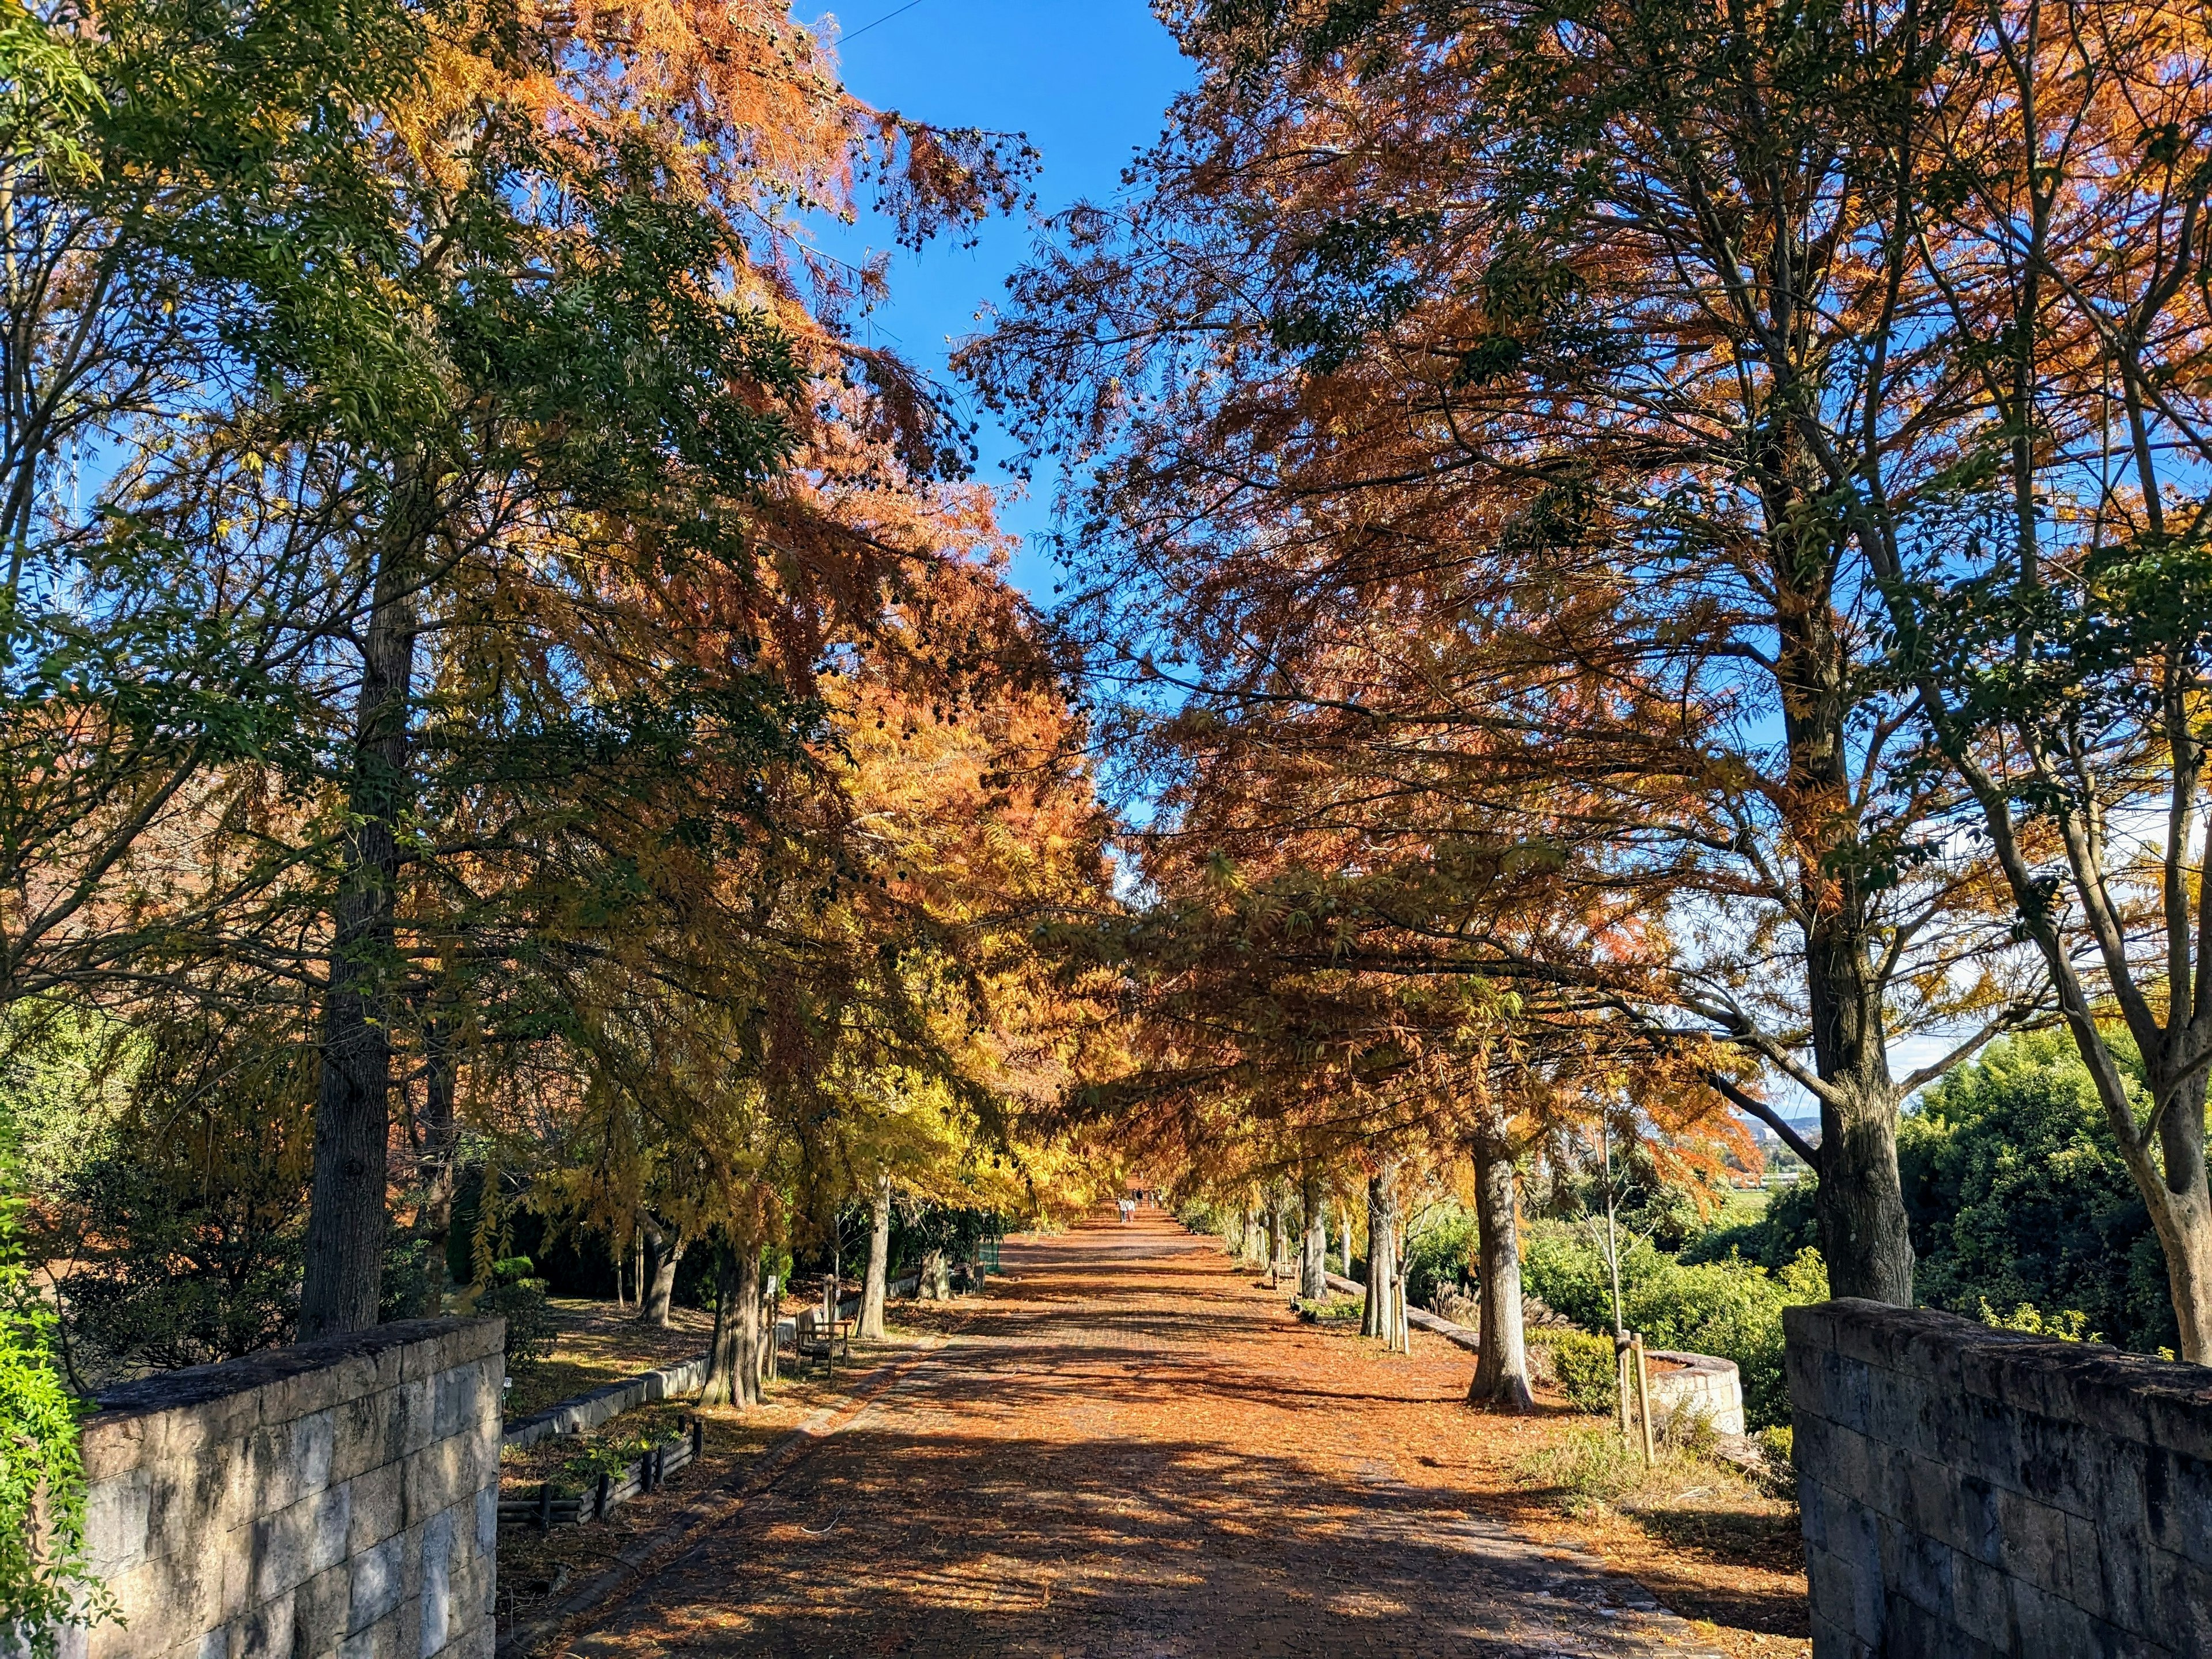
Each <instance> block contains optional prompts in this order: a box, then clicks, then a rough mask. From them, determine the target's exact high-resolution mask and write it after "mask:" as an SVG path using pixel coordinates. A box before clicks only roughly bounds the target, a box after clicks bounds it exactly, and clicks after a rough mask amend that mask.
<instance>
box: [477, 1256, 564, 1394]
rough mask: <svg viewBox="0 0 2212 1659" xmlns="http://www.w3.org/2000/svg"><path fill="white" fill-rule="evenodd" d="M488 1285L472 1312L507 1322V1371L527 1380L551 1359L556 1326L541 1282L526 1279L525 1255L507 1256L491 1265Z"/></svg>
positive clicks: (527, 1263) (528, 1268)
mask: <svg viewBox="0 0 2212 1659" xmlns="http://www.w3.org/2000/svg"><path fill="white" fill-rule="evenodd" d="M491 1271H492V1283H491V1284H490V1285H489V1286H488V1287H487V1288H486V1289H485V1290H484V1291H483V1292H482V1293H481V1294H480V1295H478V1296H477V1305H476V1310H477V1312H478V1313H480V1314H496V1315H498V1316H500V1317H501V1318H502V1319H504V1320H506V1321H507V1375H508V1376H514V1377H521V1376H527V1375H528V1374H529V1372H530V1371H531V1370H532V1369H533V1368H535V1367H537V1366H538V1365H542V1364H544V1363H545V1362H546V1361H547V1360H548V1359H550V1358H552V1356H553V1345H554V1343H555V1342H556V1341H557V1340H559V1339H560V1334H561V1328H560V1326H559V1325H558V1324H557V1323H556V1322H555V1321H554V1318H553V1304H552V1303H551V1302H550V1300H549V1299H548V1298H547V1297H546V1294H545V1281H544V1279H533V1278H532V1277H531V1276H530V1272H531V1261H530V1258H529V1257H528V1256H526V1255H517V1256H508V1257H507V1258H506V1259H505V1260H503V1261H497V1262H495V1263H493V1264H492V1270H491Z"/></svg>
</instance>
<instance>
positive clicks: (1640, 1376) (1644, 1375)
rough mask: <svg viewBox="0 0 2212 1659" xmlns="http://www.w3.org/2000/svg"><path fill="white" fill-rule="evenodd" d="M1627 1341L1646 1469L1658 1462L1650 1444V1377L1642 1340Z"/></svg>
mask: <svg viewBox="0 0 2212 1659" xmlns="http://www.w3.org/2000/svg"><path fill="white" fill-rule="evenodd" d="M1629 1350H1630V1352H1631V1354H1632V1356H1633V1358H1634V1359H1635V1362H1636V1414H1637V1416H1638V1417H1639V1418H1640V1419H1643V1423H1644V1463H1645V1465H1646V1466H1647V1467H1648V1466H1649V1465H1650V1464H1652V1463H1655V1462H1657V1461H1658V1458H1657V1455H1656V1450H1655V1449H1654V1448H1653V1446H1652V1443H1651V1375H1650V1370H1649V1369H1648V1368H1647V1367H1646V1366H1645V1364H1644V1339H1643V1338H1642V1337H1640V1336H1632V1337H1631V1338H1629Z"/></svg>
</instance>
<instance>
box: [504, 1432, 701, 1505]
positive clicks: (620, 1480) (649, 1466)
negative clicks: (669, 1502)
mask: <svg viewBox="0 0 2212 1659" xmlns="http://www.w3.org/2000/svg"><path fill="white" fill-rule="evenodd" d="M705 1440H706V1425H705V1423H704V1422H703V1421H702V1419H699V1418H696V1417H695V1418H693V1419H691V1423H690V1427H689V1428H688V1429H686V1430H684V1431H682V1432H679V1433H678V1435H677V1436H676V1437H675V1438H674V1439H672V1440H664V1441H662V1442H661V1443H659V1445H657V1446H652V1447H648V1448H647V1450H646V1452H645V1453H644V1455H642V1456H641V1457H639V1458H637V1459H636V1460H635V1461H634V1462H630V1463H628V1464H625V1465H624V1466H623V1468H622V1470H621V1472H620V1473H618V1474H615V1473H609V1472H608V1471H605V1470H602V1471H600V1474H599V1480H598V1481H597V1482H596V1483H595V1484H593V1485H592V1486H586V1488H585V1489H584V1490H583V1491H581V1492H573V1493H567V1492H560V1491H558V1490H557V1489H556V1487H555V1486H554V1485H553V1483H552V1482H551V1481H550V1480H548V1481H545V1482H544V1483H542V1484H541V1485H540V1486H538V1489H537V1490H536V1491H535V1492H526V1493H524V1494H523V1495H521V1496H520V1497H508V1496H507V1495H506V1494H504V1493H502V1494H501V1497H500V1500H499V1524H500V1525H501V1526H502V1527H507V1526H531V1527H536V1528H538V1530H539V1531H540V1532H550V1531H551V1530H552V1529H553V1528H555V1527H576V1526H581V1525H583V1524H584V1522H587V1521H604V1520H605V1519H606V1518H607V1513H608V1511H609V1510H612V1509H614V1508H616V1507H617V1505H619V1504H626V1503H628V1502H629V1500H630V1499H631V1498H636V1497H639V1496H641V1495H642V1494H643V1493H646V1492H655V1491H658V1490H659V1486H660V1484H661V1482H662V1481H664V1480H667V1479H668V1477H669V1476H670V1475H671V1474H675V1473H676V1472H677V1471H678V1470H679V1469H681V1468H685V1467H686V1466H687V1465H689V1464H690V1463H691V1462H694V1461H695V1460H696V1459H697V1458H698V1456H699V1455H700V1454H701V1452H702V1450H703V1449H705Z"/></svg>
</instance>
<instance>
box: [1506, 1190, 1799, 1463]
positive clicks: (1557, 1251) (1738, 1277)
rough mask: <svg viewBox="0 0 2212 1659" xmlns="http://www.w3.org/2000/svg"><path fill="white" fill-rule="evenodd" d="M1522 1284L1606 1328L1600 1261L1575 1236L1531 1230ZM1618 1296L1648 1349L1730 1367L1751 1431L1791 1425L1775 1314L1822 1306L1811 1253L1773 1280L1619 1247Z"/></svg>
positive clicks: (1733, 1263)
mask: <svg viewBox="0 0 2212 1659" xmlns="http://www.w3.org/2000/svg"><path fill="white" fill-rule="evenodd" d="M1523 1276H1524V1279H1525V1282H1526V1283H1527V1285H1528V1288H1529V1289H1530V1290H1531V1291H1534V1293H1535V1294H1536V1295H1537V1296H1540V1297H1542V1298H1543V1299H1544V1300H1545V1302H1547V1304H1550V1305H1551V1306H1552V1307H1553V1309H1555V1310H1558V1311H1559V1312H1560V1313H1562V1314H1564V1315H1565V1316H1567V1317H1568V1318H1569V1319H1571V1320H1573V1321H1574V1322H1575V1323H1577V1325H1580V1326H1582V1327H1583V1328H1584V1329H1585V1330H1593V1331H1595V1330H1610V1329H1611V1328H1612V1326H1613V1302H1612V1292H1611V1288H1610V1282H1609V1279H1608V1276H1607V1272H1606V1266H1605V1257H1604V1255H1603V1253H1602V1252H1601V1251H1600V1250H1599V1249H1597V1247H1596V1246H1595V1244H1594V1243H1591V1242H1589V1240H1588V1239H1587V1238H1584V1237H1581V1236H1579V1235H1578V1234H1577V1232H1576V1231H1574V1230H1571V1229H1570V1228H1568V1227H1566V1226H1564V1225H1560V1224H1557V1223H1551V1224H1544V1225H1539V1226H1536V1227H1534V1228H1531V1229H1530V1230H1529V1237H1528V1244H1527V1249H1526V1250H1525V1252H1524V1257H1523ZM1620 1291H1621V1304H1622V1317H1623V1318H1624V1319H1625V1320H1626V1323H1627V1325H1628V1328H1630V1329H1631V1330H1632V1331H1637V1332H1639V1333H1641V1334H1642V1335H1643V1337H1644V1340H1645V1342H1647V1343H1648V1344H1649V1345H1650V1346H1652V1347H1655V1348H1673V1349H1677V1350H1681V1351H1686V1352H1692V1353H1709V1354H1716V1355H1718V1356H1719V1357H1720V1358H1723V1359H1732V1360H1734V1361H1735V1364H1736V1368H1737V1370H1739V1371H1740V1372H1741V1375H1742V1378H1743V1403H1744V1414H1745V1417H1746V1419H1747V1423H1748V1425H1749V1426H1751V1427H1753V1428H1763V1427H1765V1425H1768V1424H1771V1423H1785V1422H1787V1421H1789V1419H1790V1401H1789V1393H1788V1385H1787V1383H1786V1382H1785V1380H1784V1374H1783V1351H1782V1310H1783V1309H1784V1308H1786V1307H1794V1306H1796V1305H1798V1304H1803V1303H1808V1302H1822V1301H1826V1299H1827V1295H1828V1284H1827V1271H1826V1268H1825V1267H1823V1266H1822V1265H1821V1262H1820V1257H1819V1255H1817V1254H1816V1253H1814V1252H1813V1251H1810V1250H1808V1251H1804V1252H1802V1253H1801V1254H1800V1255H1798V1257H1797V1259H1796V1261H1792V1262H1790V1263H1789V1264H1788V1265H1787V1266H1785V1267H1784V1268H1783V1269H1782V1270H1781V1271H1780V1272H1779V1273H1768V1272H1767V1271H1766V1270H1765V1269H1764V1268H1762V1267H1758V1266H1756V1265H1755V1264H1753V1263H1752V1262H1748V1261H1741V1260H1739V1259H1735V1258H1731V1259H1729V1260H1728V1261H1711V1262H1700V1263H1696V1264H1691V1265H1685V1264H1684V1263H1682V1262H1680V1261H1676V1260H1675V1259H1674V1257H1673V1256H1670V1255H1666V1254H1665V1253H1664V1252H1662V1251H1661V1250H1658V1249H1655V1248H1654V1247H1653V1246H1652V1245H1651V1243H1650V1241H1648V1240H1645V1239H1641V1238H1637V1239H1632V1240H1626V1241H1624V1243H1623V1247H1622V1249H1621V1253H1620ZM1608 1363H1610V1362H1609V1361H1608Z"/></svg>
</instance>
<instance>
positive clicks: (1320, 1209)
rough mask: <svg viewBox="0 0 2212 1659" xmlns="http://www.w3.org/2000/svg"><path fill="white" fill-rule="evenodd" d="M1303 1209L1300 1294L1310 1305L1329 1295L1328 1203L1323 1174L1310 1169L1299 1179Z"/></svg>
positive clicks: (1299, 1267) (1299, 1262) (1299, 1252)
mask: <svg viewBox="0 0 2212 1659" xmlns="http://www.w3.org/2000/svg"><path fill="white" fill-rule="evenodd" d="M1298 1187H1299V1192H1298V1199H1299V1205H1300V1207H1301V1208H1302V1209H1303V1210H1304V1212H1305V1216H1304V1220H1305V1237H1304V1242H1303V1244H1302V1247H1301V1248H1300V1249H1299V1251H1298V1294H1299V1295H1300V1296H1301V1297H1304V1299H1305V1300H1307V1301H1308V1302H1320V1301H1323V1300H1326V1299H1327V1297H1328V1199H1327V1198H1326V1197H1325V1196H1324V1195H1323V1194H1322V1185H1321V1174H1320V1172H1319V1171H1318V1170H1311V1169H1309V1170H1306V1171H1305V1172H1304V1174H1302V1175H1301V1176H1300V1177H1299V1180H1298Z"/></svg>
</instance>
